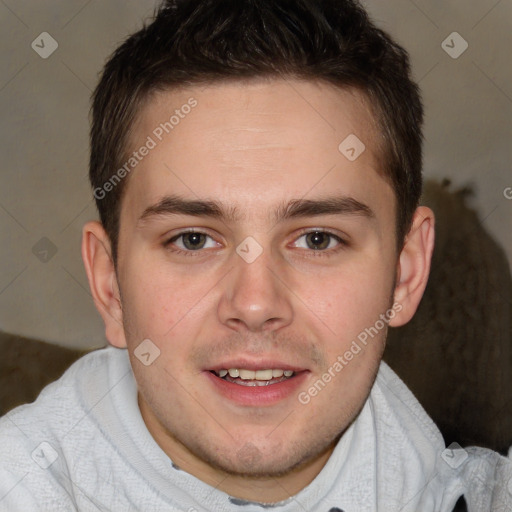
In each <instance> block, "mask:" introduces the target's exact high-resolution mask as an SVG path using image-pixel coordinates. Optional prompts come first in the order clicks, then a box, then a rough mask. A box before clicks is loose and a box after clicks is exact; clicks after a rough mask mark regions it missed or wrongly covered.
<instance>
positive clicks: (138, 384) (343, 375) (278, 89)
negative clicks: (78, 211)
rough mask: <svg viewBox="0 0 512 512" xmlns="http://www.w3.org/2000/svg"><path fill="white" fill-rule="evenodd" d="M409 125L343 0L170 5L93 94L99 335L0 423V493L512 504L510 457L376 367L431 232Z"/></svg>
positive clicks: (184, 501)
mask: <svg viewBox="0 0 512 512" xmlns="http://www.w3.org/2000/svg"><path fill="white" fill-rule="evenodd" d="M421 124H422V106H421V102H420V98H419V93H418V90H417V87H416V85H415V84H414V83H413V82H412V81H411V79H410V74H409V64H408V59H407V55H406V53H405V52H404V50H403V49H401V48H400V47H399V46H397V45H396V44H395V43H394V42H393V41H392V40H391V39H390V38H389V36H387V35H386V34H385V33H383V32H382V31H380V30H378V29H377V28H375V27H374V25H373V24H371V22H370V21H369V20H368V18H367V15H366V14H365V12H364V10H363V9H362V8H361V7H360V6H359V4H357V3H356V2H354V1H346V0H344V1H340V0H336V1H335V0H316V1H314V0H296V1H293V2H291V1H286V0H277V1H270V0H258V1H254V0H244V1H241V0H237V1H234V0H233V1H227V0H210V1H204V0H202V1H200V0H173V1H169V2H167V3H166V4H164V5H163V6H162V8H161V9H160V11H159V12H158V14H157V16H156V18H155V20H154V21H153V22H152V23H151V24H150V25H149V26H147V27H145V28H144V29H142V30H141V31H140V32H138V33H136V34H134V35H133V36H131V37H130V38H129V39H128V40H127V41H126V42H125V43H124V44H123V45H122V46H121V47H120V48H119V49H118V50H117V51H116V52H115V53H114V55H113V56H112V58H111V59H110V60H109V62H108V63H107V65H106V67H105V70H104V72H103V76H102V78H101V81H100V83H99V85H98V87H97V89H96V91H95V94H94V101H93V119H92V130H91V160H90V178H91V183H92V186H93V190H94V196H95V198H96V201H97V206H98V209H99V212H100V218H101V223H100V222H89V223H87V224H86V225H85V227H84V230H83V244H82V256H83V259H84V263H85V268H86V271H87V276H88V279H89V283H90V287H91V291H92V294H93V297H94V301H95V303H96V306H97V308H98V310H99V312H100V314H101V315H102V317H103V320H104V322H105V328H106V337H107V339H108V341H109V343H110V345H111V347H110V348H108V349H105V350H101V351H97V352H94V353H92V354H90V355H88V356H86V357H84V358H82V359H81V360H79V361H78V362H77V363H76V364H75V365H73V367H72V368H71V369H70V370H68V372H67V373H66V374H65V375H64V376H63V377H62V379H60V380H59V381H58V382H57V383H54V384H52V385H50V386H48V387H47V388H46V389H45V390H44V391H43V392H42V393H41V395H40V397H39V398H38V400H37V401H36V402H35V403H34V404H33V405H29V406H22V407H20V408H18V409H15V410H14V411H13V412H11V413H10V414H8V415H7V416H6V417H4V418H3V419H2V421H1V423H0V432H1V435H2V439H3V443H2V444H3V446H2V448H1V449H0V450H1V460H2V470H1V473H0V475H1V479H0V482H1V483H0V498H1V501H0V507H3V510H52V511H56V510H80V511H82V510H87V511H89V510H91V511H93V510H102V511H103V510H109V511H118V510H119V511H121V510H151V511H159V510H161V511H163V510H173V511H189V512H192V511H205V510H207V511H215V512H217V511H249V512H250V511H261V510H263V509H266V508H272V509H273V510H277V511H283V512H284V511H297V510H305V511H318V512H335V511H340V510H342V511H344V512H349V511H354V512H355V511H357V512H361V511H375V510H379V511H386V512H387V511H399V510H400V511H421V512H429V511H432V512H433V511H435V512H438V511H443V512H444V511H451V510H453V509H454V508H455V507H456V506H459V505H461V504H462V503H463V501H464V500H465V501H466V502H467V504H468V507H469V510H475V511H476V510H478V511H480V510H504V509H505V508H503V507H507V506H509V505H510V503H511V499H512V498H511V496H510V495H509V493H508V491H507V482H508V478H509V477H511V476H512V471H511V469H510V463H509V461H508V460H507V459H505V458H503V457H500V456H499V455H498V454H495V453H493V452H491V451H488V450H483V449H477V448H468V449H467V450H463V449H454V448H453V447H452V448H450V449H448V450H446V449H445V446H444V443H443V441H442V437H441V435H440V433H439V431H438V430H437V428H436V427H435V425H434V424H433V423H432V421H431V420H430V419H429V417H428V416H427V415H426V413H425V412H424V411H423V409H422V408H421V406H420V405H419V404H418V403H417V401H416V400H415V399H414V397H413V396H412V394H411V393H410V392H409V391H408V390H407V388H406V387H405V385H404V384H403V383H402V382H401V381H400V380H399V379H398V378H397V377H396V375H395V374H394V373H393V372H392V370H391V369H390V368H389V367H387V366H386V365H385V364H384V363H383V362H381V358H382V354H383V350H384V346H385V338H386V332H387V328H388V326H399V325H402V324H404V323H406V322H407V321H408V320H409V319H410V318H411V317H412V316H413V314H414V312H415V310H416V307H417V305H418V303H419V301H420V299H421V296H422V293H423V290H424V288H425V285H426V282H427V278H428V272H429V266H430V259H431V254H432V249H433V244H434V218H433V214H432V212H431V211H430V210H429V209H428V208H425V207H418V199H419V196H420V193H421ZM463 495H464V499H463V498H462V496H463ZM457 503H458V505H457ZM500 507H501V508H500Z"/></svg>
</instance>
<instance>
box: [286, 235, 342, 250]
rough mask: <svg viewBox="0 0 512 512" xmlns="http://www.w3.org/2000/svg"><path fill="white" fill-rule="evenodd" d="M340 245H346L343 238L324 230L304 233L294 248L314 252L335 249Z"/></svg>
mask: <svg viewBox="0 0 512 512" xmlns="http://www.w3.org/2000/svg"><path fill="white" fill-rule="evenodd" d="M301 240H302V242H301ZM340 245H346V243H345V241H344V240H343V239H342V238H341V237H339V236H338V235H335V234H334V233H330V232H328V231H322V230H314V231H309V232H306V233H303V234H302V235H301V236H299V238H297V241H296V242H295V243H294V247H299V248H301V249H310V250H313V251H326V250H327V249H335V248H337V247H339V246H340Z"/></svg>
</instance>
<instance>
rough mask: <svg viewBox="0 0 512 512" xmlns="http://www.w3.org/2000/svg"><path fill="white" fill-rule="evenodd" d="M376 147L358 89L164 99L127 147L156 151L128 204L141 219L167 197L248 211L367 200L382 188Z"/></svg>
mask: <svg viewBox="0 0 512 512" xmlns="http://www.w3.org/2000/svg"><path fill="white" fill-rule="evenodd" d="M379 140H380V137H379V136H378V128H377V123H376V121H375V118H374V117H373V114H372V111H371V108H370V106H369V104H368V102H367V100H366V97H365V96H364V95H363V94H362V93H360V92H359V91H356V90H353V89H346V90H345V89H339V88H336V87H334V86H332V85H329V84H325V83H317V82H309V81H298V80H282V79H280V80H253V81H251V82H228V83H217V84H213V85H212V84H210V85H208V86H204V87H201V86H193V87H189V88H186V89H179V90H170V91H164V92H159V93H157V94H154V95H153V96H152V97H151V98H150V99H149V101H148V102H147V103H146V105H144V107H143V108H142V109H141V112H140V114H139V116H138V118H137V121H136V123H135V124H134V126H133V129H132V138H131V144H130V147H131V148H135V149H136V148H139V147H141V146H144V145H149V146H151V147H152V148H151V150H150V151H146V152H145V153H146V155H145V156H144V157H143V158H142V159H141V161H140V162H139V163H137V167H136V168H135V170H134V172H133V173H131V175H130V179H129V183H128V187H127V188H128V192H127V193H125V199H126V202H127V203H128V206H129V211H134V210H138V211H140V209H141V208H142V207H144V206H147V203H151V202H153V203H155V202H157V201H158V200H159V199H160V198H161V196H162V195H163V193H164V192H166V193H173V194H179V195H184V196H189V197H195V198H198V197H200V198H207V197H209V198H212V197H214V198H215V199H221V200H224V199H225V200H226V201H230V203H231V205H235V203H236V205H238V206H240V207H242V209H243V208H244V207H249V206H250V205H251V204H252V203H253V202H254V200H255V199H256V198H257V199H258V200H259V203H258V204H259V207H263V206H265V205H266V203H268V205H269V206H270V204H271V203H272V201H277V200H280V199H282V196H283V194H288V195H289V196H290V198H296V197H303V196H304V195H305V194H306V193H308V192H309V191H313V190H316V191H318V192H319V193H324V194H325V192H327V191H331V190H332V188H333V187H336V186H338V185H341V184H342V185H343V189H344V190H343V193H344V194H347V195H354V194H355V195H357V193H358V189H360V190H359V192H361V191H362V190H363V189H365V188H366V195H368V194H372V193H373V192H372V190H373V189H374V188H375V186H376V185H379V184H380V185H381V186H383V185H386V182H385V181H384V180H383V178H382V174H383V163H382V158H381V156H380V153H381V152H380V149H379V147H378V145H377V141H379ZM148 141H150V142H148ZM345 141H347V142H345ZM362 149H364V150H363V152H362V153H361V154H360V156H359V157H358V158H356V159H353V157H354V153H355V156H357V154H358V153H359V152H360V151H361V150H362ZM349 157H350V158H349ZM372 187H373V188H372ZM164 189H166V190H164ZM142 203H144V204H142Z"/></svg>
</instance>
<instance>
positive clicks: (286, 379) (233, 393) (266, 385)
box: [203, 361, 310, 407]
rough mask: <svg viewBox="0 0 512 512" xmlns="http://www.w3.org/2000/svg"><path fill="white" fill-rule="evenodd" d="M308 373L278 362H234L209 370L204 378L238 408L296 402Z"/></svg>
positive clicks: (215, 390)
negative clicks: (288, 400)
mask: <svg viewBox="0 0 512 512" xmlns="http://www.w3.org/2000/svg"><path fill="white" fill-rule="evenodd" d="M309 373H310V372H309V370H306V369H303V368H299V367H292V366H289V365H287V364H285V363H279V362H277V361H274V362H271V361H267V362H266V363H265V362H260V363H257V364H255V363H250V362H247V361H232V362H225V363H222V364H220V365H219V366H216V367H215V368H212V369H208V370H206V371H204V372H203V375H205V376H206V377H208V379H207V380H208V381H209V382H210V384H211V386H212V387H213V390H214V392H215V393H216V394H217V395H220V396H221V397H223V398H228V399H229V400H230V401H232V402H235V403H236V404H238V405H243V406H256V407H260V406H270V405H275V404H278V403H282V402H283V401H284V400H286V399H293V397H294V396H295V395H296V394H297V392H298V389H299V388H300V387H301V386H303V385H304V383H305V382H306V379H307V375H308V374H309Z"/></svg>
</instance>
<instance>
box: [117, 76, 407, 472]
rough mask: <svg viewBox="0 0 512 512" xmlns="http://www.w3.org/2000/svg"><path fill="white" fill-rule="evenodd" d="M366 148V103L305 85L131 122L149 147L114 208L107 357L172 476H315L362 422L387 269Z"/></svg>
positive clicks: (390, 224)
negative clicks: (114, 315)
mask: <svg viewBox="0 0 512 512" xmlns="http://www.w3.org/2000/svg"><path fill="white" fill-rule="evenodd" d="M191 98H193V100H191ZM186 104H189V105H192V104H194V106H193V107H192V108H190V109H189V108H183V105H186ZM176 110H179V111H180V113H181V115H178V114H177V117H179V122H177V123H175V124H173V128H172V130H171V129H169V127H167V128H168V130H169V133H166V131H165V130H163V129H162V126H161V123H165V122H166V121H169V119H170V116H171V115H172V114H173V113H174V112H175V111H176ZM175 121H176V119H175V120H174V122H175ZM158 127H160V130H158ZM155 130H156V131H155ZM376 130H377V129H376V127H375V125H374V121H373V118H372V115H371V113H370V110H369V107H368V105H367V104H366V102H365V100H364V99H363V97H362V95H360V94H359V93H357V92H355V91H343V90H339V89H335V88H334V87H332V86H330V85H325V84H316V83H312V82H300V81H284V80H282V81H281V80H275V81H272V82H269V81H266V82H264V81H259V82H256V81H255V82H251V83H233V84H219V85H209V86H207V87H204V88H203V87H191V88H189V89H186V90H181V91H173V92H165V93H159V94H158V95H157V96H155V97H153V98H152V99H151V101H149V102H148V104H147V105H146V106H145V107H144V109H143V111H142V113H141V115H140V117H139V119H138V122H137V124H136V125H135V127H134V131H133V137H132V146H133V148H139V147H140V146H142V145H143V144H145V143H146V141H148V136H150V137H151V138H152V140H153V141H154V142H155V146H154V147H153V148H151V149H150V151H149V152H148V154H147V155H146V156H144V157H143V158H141V161H140V162H139V163H138V164H137V166H136V168H135V169H134V171H133V172H132V173H131V175H130V177H129V181H128V183H127V188H126V190H125V195H124V198H123V203H122V211H121V223H120V225H121V229H120V236H119V250H118V253H119V260H118V274H117V283H118V286H119V291H120V297H121V304H122V323H123V327H124V329H123V334H122V335H119V336H117V337H115V338H116V339H111V340H110V341H111V342H112V343H113V344H116V345H118V346H123V345H124V343H126V345H127V347H128V349H129V353H130V357H131V362H132V366H133V370H134V373H135V377H136V379H137V382H138V386H139V393H140V394H139V404H140V408H141V411H142V414H143V417H144V420H145V421H146V424H147V425H148V428H149V430H150V431H151V432H152V434H153V436H154V437H155V439H156V440H157V442H158V443H159V444H160V445H161V446H162V447H163V448H164V450H165V451H166V452H167V453H169V454H170V455H171V456H173V460H175V462H177V464H178V465H181V466H185V467H186V466H187V464H192V465H193V464H205V465H207V466H208V467H213V468H218V469H221V470H222V471H225V472H227V473H230V474H236V475H247V476H262V475H278V474H284V473H286V472H288V471H291V470H296V469H297V468H300V467H303V466H305V465H308V464H312V463H313V462H314V461H316V460H321V459H322V458H324V459H325V457H326V456H328V454H329V453H330V451H331V450H332V447H333V444H334V443H335V441H336V440H337V439H338V438H339V436H340V434H341V433H342V432H343V431H344V430H345V429H346V428H347V426H348V425H349V424H350V422H351V421H352V420H353V419H354V417H355V416H356V415H357V413H358V412H359V410H360V409H361V407H362V405H363V404H364V401H365V399H366V398H367V396H368V394H369V391H370V388H371V386H372V384H373V381H374V378H375V375H376V372H377V369H378V364H379V362H380V359H381V356H382V351H383V348H384V339H385V334H386V326H385V325H384V327H381V326H382V324H383V322H382V316H381V315H383V314H385V313H386V312H387V311H388V312H389V310H390V308H391V306H392V303H393V286H394V280H395V277H396V266H397V254H396V252H395V246H396V242H395V238H394V232H395V210H396V207H395V199H394V194H393V191H392V188H391V186H390V185H389V184H388V182H387V181H386V180H385V179H384V178H383V177H382V170H383V169H382V160H381V158H380V156H379V151H378V149H377V145H376V140H377V132H376ZM160 132H162V133H160ZM157 134H158V136H157ZM349 135H355V136H356V137H357V138H358V139H359V141H361V142H362V143H363V144H364V145H365V150H364V151H363V152H362V153H361V154H360V155H359V156H358V157H357V158H355V159H354V156H357V154H358V152H359V151H358V149H359V148H360V147H362V146H358V145H357V144H360V143H359V142H357V140H356V139H354V138H353V137H352V139H349V142H350V144H348V147H347V144H345V146H344V145H342V147H341V150H340V149H339V146H340V143H342V142H343V141H344V140H345V139H346V138H347V137H348V136H349ZM159 137H160V138H161V140H160V138H159ZM354 141H356V142H354ZM150 145H152V144H150ZM351 147H352V148H354V151H352V150H351V149H350V148H351ZM347 156H348V157H350V158H347ZM379 319H380V322H379ZM384 324H385V322H384ZM376 326H377V327H380V328H376ZM370 328H373V330H371V332H372V334H373V336H372V337H370V336H368V335H367V336H366V338H367V339H366V343H363V342H362V341H361V340H362V339H363V338H364V334H362V333H364V332H366V333H368V329H370ZM365 330H366V331H365ZM375 331H377V332H376V333H375ZM146 339H149V340H151V343H152V344H151V345H150V347H152V348H151V350H150V351H151V353H152V354H157V351H156V349H155V347H157V348H158V350H159V356H158V357H157V358H156V359H155V360H154V361H153V362H152V363H151V364H148V365H145V364H142V363H141V361H140V360H139V359H138V358H137V357H136V355H135V354H136V349H137V347H138V346H139V345H140V343H141V342H142V341H143V340H146ZM354 342H356V345H354ZM146 343H147V342H146ZM356 346H358V347H359V350H358V349H357V348H355V347H356ZM153 351H154V352H153ZM348 353H352V357H350V356H349V355H347V354H348ZM146 357H147V356H146ZM153 357H154V355H152V356H151V359H152V358H153ZM336 363H338V364H336ZM226 371H228V372H229V373H228V374H227V375H225V374H226ZM284 372H286V373H284ZM290 373H291V377H288V375H290ZM329 376H330V378H329Z"/></svg>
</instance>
